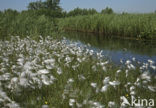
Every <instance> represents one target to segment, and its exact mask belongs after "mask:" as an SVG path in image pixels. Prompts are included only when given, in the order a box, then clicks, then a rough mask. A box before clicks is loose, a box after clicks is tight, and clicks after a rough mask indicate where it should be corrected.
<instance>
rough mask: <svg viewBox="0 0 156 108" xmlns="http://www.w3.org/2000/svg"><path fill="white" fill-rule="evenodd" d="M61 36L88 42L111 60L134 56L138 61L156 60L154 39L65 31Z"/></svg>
mask: <svg viewBox="0 0 156 108" xmlns="http://www.w3.org/2000/svg"><path fill="white" fill-rule="evenodd" d="M63 36H64V37H66V38H67V39H69V40H72V41H74V42H78V43H79V44H85V45H86V44H90V45H91V49H93V50H94V51H99V50H103V54H104V55H106V56H107V57H109V58H110V59H111V60H112V61H113V62H115V63H120V59H123V60H127V59H132V57H135V58H136V59H137V60H138V61H140V62H147V60H148V59H151V60H153V61H155V62H156V43H155V42H154V41H150V42H149V41H136V40H128V39H120V38H114V37H110V36H107V37H106V36H101V35H97V34H96V35H95V34H86V33H78V32H66V33H63Z"/></svg>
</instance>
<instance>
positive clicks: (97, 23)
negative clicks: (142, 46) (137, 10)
mask: <svg viewBox="0 0 156 108" xmlns="http://www.w3.org/2000/svg"><path fill="white" fill-rule="evenodd" d="M58 26H59V28H60V29H61V30H62V29H63V30H68V31H72V30H73V31H81V32H94V33H100V34H104V35H116V36H121V37H130V38H144V39H151V38H156V14H95V15H86V16H75V17H67V18H62V19H60V20H59V23H58Z"/></svg>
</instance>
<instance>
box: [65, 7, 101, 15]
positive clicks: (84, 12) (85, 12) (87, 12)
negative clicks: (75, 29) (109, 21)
mask: <svg viewBox="0 0 156 108" xmlns="http://www.w3.org/2000/svg"><path fill="white" fill-rule="evenodd" d="M96 13H98V12H97V11H96V10H95V9H80V8H75V9H74V10H71V11H69V12H68V13H67V14H66V16H67V17H69V16H77V15H93V14H96Z"/></svg>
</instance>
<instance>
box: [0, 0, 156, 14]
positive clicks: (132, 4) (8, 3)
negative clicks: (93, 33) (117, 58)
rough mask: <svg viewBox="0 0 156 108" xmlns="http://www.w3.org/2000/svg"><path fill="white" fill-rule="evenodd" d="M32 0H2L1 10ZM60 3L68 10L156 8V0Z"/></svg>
mask: <svg viewBox="0 0 156 108" xmlns="http://www.w3.org/2000/svg"><path fill="white" fill-rule="evenodd" d="M32 1H36V0H0V10H4V9H7V8H12V9H16V10H19V11H21V10H25V9H27V8H26V7H27V5H28V4H29V2H32ZM60 5H61V7H62V8H63V9H64V10H66V11H69V10H72V9H74V8H76V7H80V8H95V9H97V10H98V11H100V10H101V9H103V8H106V7H107V6H108V7H111V8H113V10H114V11H115V12H123V11H124V12H136V13H139V12H141V13H147V12H154V11H155V10H156V0H61V4H60Z"/></svg>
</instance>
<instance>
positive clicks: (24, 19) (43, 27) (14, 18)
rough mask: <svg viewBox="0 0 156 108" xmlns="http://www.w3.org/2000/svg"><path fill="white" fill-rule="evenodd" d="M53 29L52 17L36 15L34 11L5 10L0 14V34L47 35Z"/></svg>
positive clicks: (3, 35)
mask: <svg viewBox="0 0 156 108" xmlns="http://www.w3.org/2000/svg"><path fill="white" fill-rule="evenodd" d="M53 29H54V19H52V18H48V17H46V16H45V15H37V13H36V12H34V11H23V12H21V13H18V12H17V11H12V10H6V11H4V12H2V13H1V14H0V36H1V37H2V38H6V37H7V36H9V35H20V36H28V35H49V34H51V33H52V32H53Z"/></svg>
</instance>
